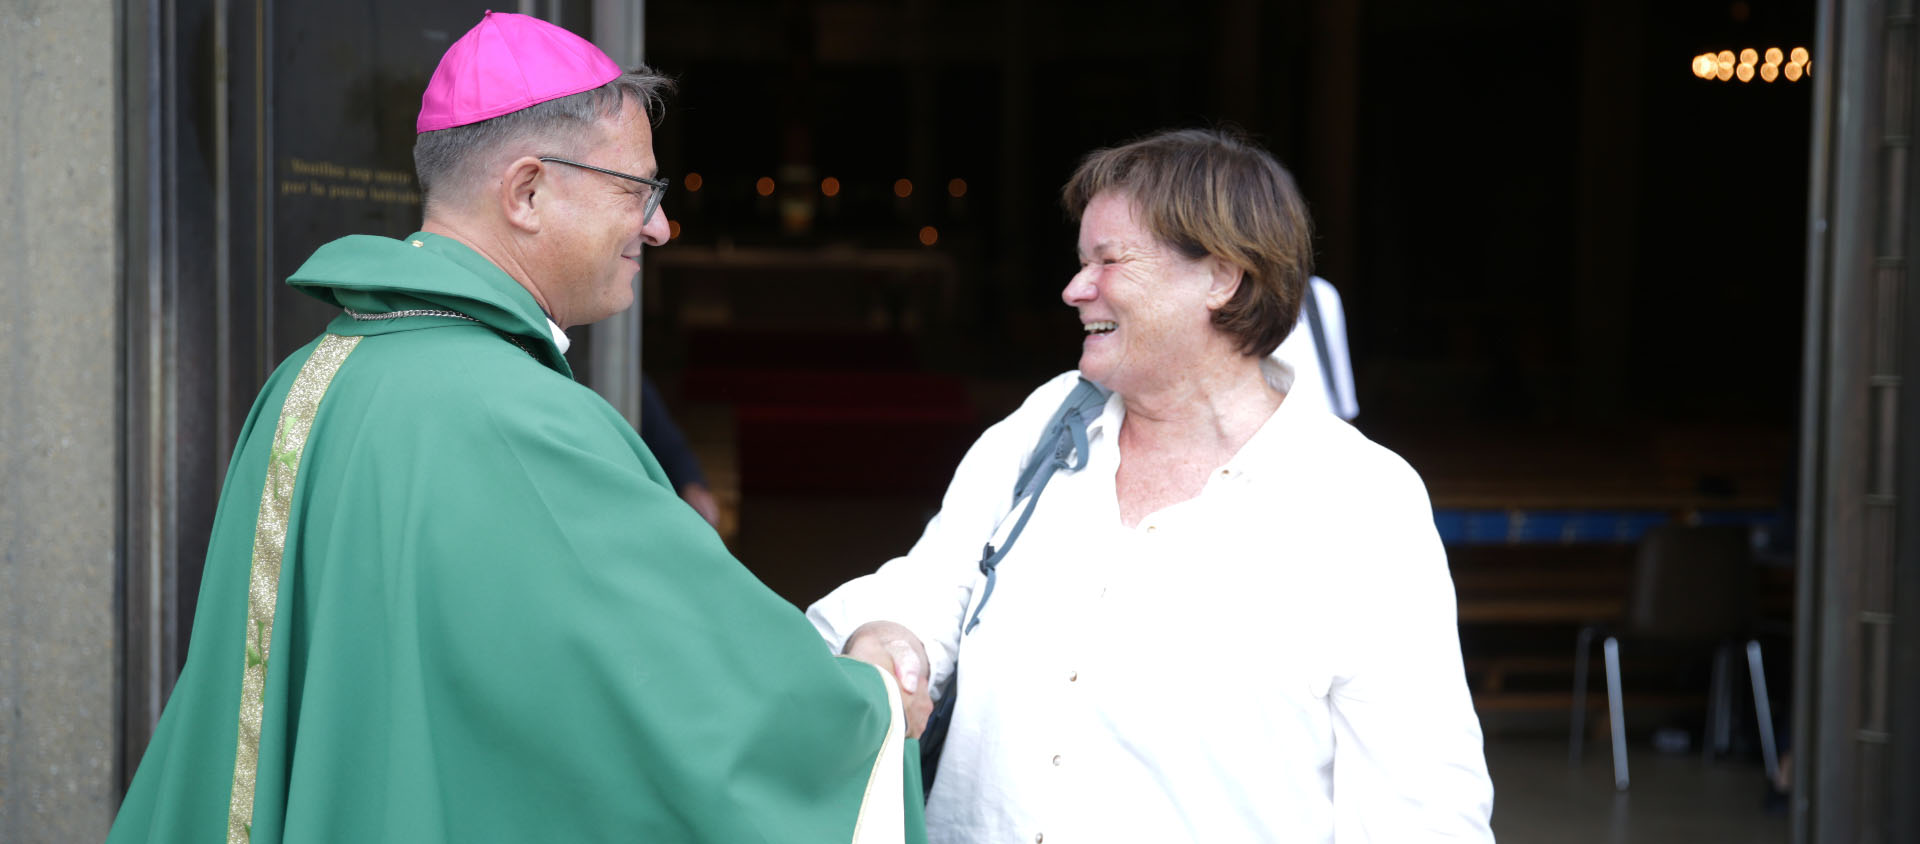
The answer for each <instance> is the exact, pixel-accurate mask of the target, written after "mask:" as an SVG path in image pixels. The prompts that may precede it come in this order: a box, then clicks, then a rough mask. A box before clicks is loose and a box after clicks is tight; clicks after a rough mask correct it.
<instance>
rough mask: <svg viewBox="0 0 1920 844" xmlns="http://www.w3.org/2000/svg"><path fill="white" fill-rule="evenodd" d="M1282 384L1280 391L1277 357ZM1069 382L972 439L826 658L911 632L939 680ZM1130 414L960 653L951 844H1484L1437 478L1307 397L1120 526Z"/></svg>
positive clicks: (1108, 422) (947, 830)
mask: <svg viewBox="0 0 1920 844" xmlns="http://www.w3.org/2000/svg"><path fill="white" fill-rule="evenodd" d="M1263 368H1264V369H1265V370H1266V371H1267V374H1268V378H1269V380H1271V381H1274V382H1275V386H1276V387H1278V388H1280V389H1285V387H1286V386H1287V383H1286V382H1287V381H1288V380H1289V379H1290V378H1291V373H1290V372H1288V371H1287V369H1286V367H1285V365H1284V364H1280V363H1278V362H1275V361H1272V360H1267V361H1263ZM1077 377H1078V374H1077V373H1073V372H1069V373H1066V374H1064V375H1061V376H1059V377H1058V378H1055V379H1053V380H1052V381H1050V382H1048V383H1047V384H1046V385H1044V386H1042V387H1041V388H1040V389H1039V390H1037V391H1035V392H1034V393H1033V394H1032V395H1031V396H1029V397H1028V398H1027V400H1026V403H1025V404H1023V405H1022V406H1021V407H1020V409H1019V410H1017V411H1015V412H1014V414H1013V415H1012V416H1010V417H1008V418H1007V419H1006V420H1004V421H1002V422H1000V423H999V424H997V425H995V426H993V427H992V428H990V429H988V430H987V432H986V433H985V434H984V435H982V436H981V438H980V439H979V441H978V442H976V443H975V444H974V445H973V447H972V449H971V450H970V451H968V453H967V455H966V457H965V458H964V459H963V460H962V461H961V463H960V467H959V469H958V470H957V471H956V472H955V474H954V478H953V482H952V485H951V486H950V487H949V488H948V490H947V495H946V499H945V501H944V503H943V505H942V509H941V512H940V513H939V515H937V516H936V517H935V518H934V519H933V521H932V522H930V523H929V524H928V525H927V529H926V533H925V534H924V535H922V536H921V538H920V541H919V542H918V543H916V544H915V545H914V547H913V549H912V550H911V551H910V552H908V554H907V555H906V556H905V557H901V558H898V559H895V560H893V561H891V562H889V563H887V564H886V565H885V566H883V567H882V568H881V569H880V570H879V571H878V572H876V573H874V574H872V575H868V576H866V577H862V578H859V579H856V580H854V581H851V582H849V583H847V584H845V585H844V586H841V587H840V588H839V589H837V590H835V591H834V592H833V593H832V594H830V595H828V596H827V597H825V598H823V599H821V600H820V601H819V602H818V603H816V604H814V605H813V607H812V608H811V609H809V610H808V611H807V615H808V617H809V618H810V619H811V620H812V621H813V623H814V625H815V626H816V627H817V628H819V630H820V632H821V634H822V635H823V636H824V637H825V638H826V639H827V640H828V641H829V643H830V644H831V645H832V646H833V647H834V648H836V649H838V648H839V647H841V645H842V644H843V640H844V638H845V636H846V635H847V634H849V633H851V632H852V631H853V630H854V629H855V628H856V627H858V626H859V625H860V624H863V623H865V622H867V621H872V620H878V619H890V620H893V621H898V622H900V623H902V624H905V625H906V626H907V627H908V628H910V629H912V630H913V631H915V632H916V633H917V634H918V635H919V636H920V637H921V639H922V640H923V641H924V642H925V644H926V645H927V650H928V653H929V656H930V658H931V659H932V662H933V674H934V680H935V682H941V681H944V680H945V678H946V677H947V676H948V674H949V673H950V672H952V670H953V666H954V658H955V653H956V650H957V649H958V648H959V647H960V646H961V644H962V637H961V635H960V626H961V624H962V623H963V620H964V618H965V617H966V613H967V610H968V608H969V606H970V604H971V601H972V600H973V599H974V597H975V596H976V593H977V590H978V587H979V586H980V585H981V584H982V583H984V578H983V577H981V576H980V575H979V573H978V570H977V564H978V561H979V558H980V550H981V545H982V544H984V543H985V542H986V541H987V538H988V537H989V536H990V535H994V534H995V533H996V530H995V524H996V522H997V521H999V520H1000V519H1001V517H1002V516H1003V515H1004V514H1005V513H1006V511H1007V509H1008V505H1009V503H1010V498H1011V496H1012V489H1013V481H1014V478H1015V477H1016V476H1017V474H1018V472H1019V469H1020V466H1021V464H1022V462H1023V461H1024V458H1025V457H1026V456H1027V454H1028V453H1029V452H1030V451H1031V450H1032V448H1033V444H1034V441H1035V440H1036V439H1037V438H1038V437H1039V433H1040V427H1041V426H1042V425H1043V424H1044V423H1045V422H1046V420H1047V419H1048V418H1050V417H1051V416H1052V414H1053V411H1054V410H1055V409H1056V408H1057V407H1058V406H1059V404H1060V402H1061V401H1062V400H1063V399H1064V398H1065V396H1066V394H1067V393H1068V392H1069V391H1070V390H1071V389H1072V387H1073V385H1074V384H1075V383H1076V381H1077ZM1124 412H1125V411H1124V408H1123V406H1122V404H1121V401H1120V398H1119V397H1118V396H1115V397H1113V398H1112V399H1111V400H1109V401H1108V403H1107V405H1106V407H1105V409H1104V411H1103V413H1102V415H1101V416H1100V418H1099V419H1098V420H1096V421H1094V422H1093V423H1092V425H1091V426H1090V429H1089V434H1090V440H1089V443H1090V445H1089V450H1090V452H1091V460H1090V462H1089V464H1088V465H1087V467H1086V468H1085V469H1083V470H1081V471H1079V472H1075V473H1072V474H1068V473H1064V472H1063V473H1060V474H1057V475H1055V476H1054V478H1053V479H1052V481H1051V482H1050V483H1049V485H1048V486H1047V488H1046V491H1045V493H1044V494H1043V495H1042V496H1041V501H1040V504H1039V506H1038V509H1037V510H1036V511H1035V513H1034V515H1033V518H1032V521H1031V522H1030V523H1029V524H1028V525H1027V527H1026V531H1025V533H1023V534H1022V535H1021V537H1020V539H1019V542H1018V543H1016V545H1015V546H1014V548H1013V550H1012V551H1011V552H1010V553H1009V554H1008V555H1007V557H1006V559H1005V560H1004V561H1003V563H1002V564H1001V567H1000V573H999V580H998V584H997V585H996V587H995V591H994V595H993V599H992V601H991V602H990V603H989V604H988V605H987V607H986V609H985V612H984V613H983V614H982V616H981V619H980V624H979V627H977V628H976V629H975V630H974V632H973V633H972V634H969V635H967V636H966V637H965V639H964V646H965V653H966V659H965V666H966V668H965V670H964V671H962V672H960V680H959V692H958V694H959V695H960V697H959V701H958V706H957V708H956V712H955V717H954V721H953V724H952V727H951V733H950V734H949V738H948V741H947V745H946V751H945V756H944V757H943V759H942V762H941V765H940V770H939V775H938V777H937V778H936V780H935V786H934V791H933V794H932V797H931V800H930V801H929V803H928V805H927V826H928V832H929V835H930V837H931V839H932V841H934V842H989V841H991V842H1004V841H1017V842H1025V841H1038V840H1041V836H1044V839H1045V841H1046V843H1047V844H1073V842H1114V841H1153V842H1166V841H1287V842H1329V841H1338V842H1341V844H1347V842H1355V841H1368V840H1371V841H1377V842H1413V841H1430V840H1438V839H1446V840H1467V841H1491V840H1492V833H1491V832H1490V830H1489V828H1488V819H1489V814H1490V812H1491V809H1492V798H1493V795H1492V784H1491V783H1490V781H1489V780H1488V778H1487V771H1486V763H1485V760H1484V757H1483V756H1482V751H1481V734H1480V724H1479V720H1478V719H1477V717H1476V716H1475V714H1474V711H1473V706H1472V701H1471V700H1470V698H1469V696H1468V693H1467V687H1466V681H1465V678H1464V674H1463V671H1462V666H1461V661H1460V646H1459V640H1458V635H1457V628H1456V625H1455V607H1454V597H1453V584H1452V581H1451V579H1450V577H1449V574H1448V572H1447V565H1446V555H1445V552H1444V550H1443V549H1442V548H1441V545H1440V539H1439V536H1438V534H1437V533H1436V532H1435V530H1434V525H1433V515H1432V510H1431V508H1430V505H1429V504H1428V501H1427V495H1426V489H1425V487H1424V485H1423V484H1422V483H1421V481H1420V479H1419V477H1418V476H1417V475H1416V474H1415V473H1414V472H1413V470H1412V469H1411V468H1410V467H1409V466H1407V464H1406V463H1405V461H1403V460H1401V459H1400V458H1399V457H1398V456H1396V455H1394V454H1393V453H1392V452H1390V451H1388V450H1386V449H1384V448H1382V447H1380V446H1378V445H1376V444H1374V443H1372V442H1370V441H1368V440H1367V439H1366V438H1365V437H1363V436H1361V435H1360V433H1359V432H1358V431H1356V430H1354V429H1353V427H1352V426H1350V425H1348V424H1346V423H1345V422H1342V421H1341V420H1339V419H1337V418H1335V417H1334V416H1332V415H1330V414H1328V413H1326V412H1324V411H1322V410H1316V409H1314V408H1312V407H1308V406H1305V404H1304V403H1300V402H1296V401H1295V400H1294V399H1293V398H1288V399H1287V400H1285V401H1283V402H1282V403H1281V406H1280V408H1279V410H1277V411H1275V412H1274V414H1273V416H1272V417H1270V418H1269V419H1268V420H1267V422H1266V423H1265V424H1264V425H1263V427H1261V428H1260V430H1259V431H1258V432H1257V433H1256V434H1255V435H1254V437H1253V438H1252V439H1251V440H1249V441H1248V442H1247V444H1246V445H1245V446H1244V447H1243V448H1242V449H1241V451H1240V453H1239V454H1238V455H1236V456H1235V457H1234V458H1233V459H1232V460H1230V461H1228V462H1227V464H1226V465H1225V466H1223V467H1221V468H1219V469H1218V470H1216V471H1215V473H1214V475H1213V477H1212V478H1211V479H1210V480H1209V482H1208V484H1207V486H1206V487H1205V488H1204V489H1203V490H1202V492H1201V493H1200V495H1199V496H1198V497H1196V498H1194V499H1192V500H1189V501H1186V502H1182V503H1180V504H1176V505H1173V506H1170V507H1167V508H1165V509H1163V510H1161V511H1159V512H1156V513H1153V514H1151V515H1149V516H1148V517H1146V518H1145V519H1143V520H1142V521H1141V522H1140V523H1139V525H1138V526H1137V527H1135V528H1133V529H1127V528H1125V527H1122V526H1121V523H1120V517H1119V509H1118V504H1117V500H1116V496H1115V486H1114V471H1115V468H1116V467H1117V466H1118V464H1119V451H1118V445H1117V434H1118V432H1119V430H1120V425H1121V422H1122V420H1123V418H1124ZM1007 522H1008V524H1006V525H1003V526H1001V530H1005V529H1006V528H1010V527H1011V522H1012V519H1008V520H1007ZM1336 795H1337V797H1336Z"/></svg>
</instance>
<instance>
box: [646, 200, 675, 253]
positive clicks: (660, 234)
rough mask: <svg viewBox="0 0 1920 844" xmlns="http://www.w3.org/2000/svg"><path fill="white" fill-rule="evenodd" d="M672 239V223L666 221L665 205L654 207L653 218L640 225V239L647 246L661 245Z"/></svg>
mask: <svg viewBox="0 0 1920 844" xmlns="http://www.w3.org/2000/svg"><path fill="white" fill-rule="evenodd" d="M672 239H673V224H672V223H669V222H667V209H666V207H665V206H661V207H660V208H656V209H654V212H653V219H651V220H648V221H647V223H646V225H644V226H641V227H640V240H641V241H642V242H644V243H646V244H647V245H648V246H662V245H665V244H666V242H667V241H669V240H672Z"/></svg>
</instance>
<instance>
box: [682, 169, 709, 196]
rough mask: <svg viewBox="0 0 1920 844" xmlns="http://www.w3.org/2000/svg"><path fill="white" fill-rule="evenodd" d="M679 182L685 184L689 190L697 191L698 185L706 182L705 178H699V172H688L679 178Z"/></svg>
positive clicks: (698, 189) (698, 190)
mask: <svg viewBox="0 0 1920 844" xmlns="http://www.w3.org/2000/svg"><path fill="white" fill-rule="evenodd" d="M680 184H683V185H686V186H687V190H688V191H690V192H693V193H699V192H700V186H701V185H704V184H706V180H704V179H702V178H700V174H699V173H688V174H687V175H686V177H685V178H683V179H681V180H680Z"/></svg>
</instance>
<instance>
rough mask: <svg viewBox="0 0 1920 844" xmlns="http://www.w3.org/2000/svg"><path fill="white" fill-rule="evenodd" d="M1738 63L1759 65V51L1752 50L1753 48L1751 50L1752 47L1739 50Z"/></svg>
mask: <svg viewBox="0 0 1920 844" xmlns="http://www.w3.org/2000/svg"><path fill="white" fill-rule="evenodd" d="M1740 63H1741V64H1759V63H1760V51H1759V50H1755V49H1754V48H1752V47H1748V48H1746V49H1744V50H1741V51H1740Z"/></svg>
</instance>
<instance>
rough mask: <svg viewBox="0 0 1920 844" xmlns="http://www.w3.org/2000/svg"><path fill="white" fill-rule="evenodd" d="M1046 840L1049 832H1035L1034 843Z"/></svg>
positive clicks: (1037, 843)
mask: <svg viewBox="0 0 1920 844" xmlns="http://www.w3.org/2000/svg"><path fill="white" fill-rule="evenodd" d="M1045 840H1047V834H1046V833H1044V832H1040V833H1035V834H1034V836H1033V844H1040V842H1042V841H1045Z"/></svg>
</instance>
